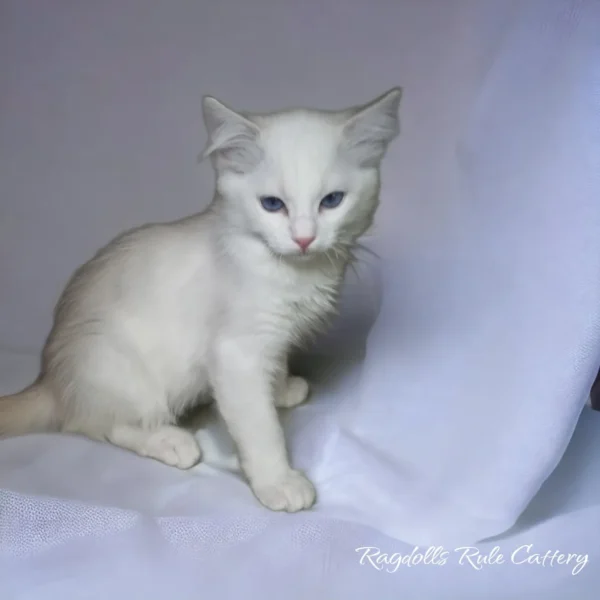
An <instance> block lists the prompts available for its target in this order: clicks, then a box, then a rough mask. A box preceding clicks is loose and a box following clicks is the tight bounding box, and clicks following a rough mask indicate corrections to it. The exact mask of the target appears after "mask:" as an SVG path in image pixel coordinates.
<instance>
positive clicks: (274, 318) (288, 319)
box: [230, 260, 343, 345]
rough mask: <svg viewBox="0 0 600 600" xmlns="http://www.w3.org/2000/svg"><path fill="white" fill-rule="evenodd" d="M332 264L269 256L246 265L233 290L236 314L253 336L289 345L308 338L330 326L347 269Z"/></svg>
mask: <svg viewBox="0 0 600 600" xmlns="http://www.w3.org/2000/svg"><path fill="white" fill-rule="evenodd" d="M327 266H328V268H327V269H324V268H323V267H322V265H320V264H316V265H310V264H300V265H294V264H291V265H290V264H287V265H285V264H284V265H282V264H281V263H280V262H276V261H268V260H267V261H263V262H261V263H260V268H246V269H245V272H244V275H243V276H241V277H240V278H239V279H238V280H237V285H238V288H237V290H235V291H233V292H232V296H231V298H232V302H231V304H230V309H231V311H232V314H231V316H233V319H234V321H237V322H238V323H239V324H240V325H241V326H242V327H243V328H244V329H246V330H247V331H248V332H249V333H252V334H254V335H264V336H266V337H269V338H271V339H274V340H277V341H279V342H281V343H283V344H284V345H285V344H295V343H299V342H302V341H304V340H305V339H306V338H307V337H308V336H310V335H311V334H313V333H316V332H318V331H320V330H323V329H324V328H325V327H326V326H327V324H328V321H329V319H330V317H331V316H332V314H333V313H334V312H335V309H336V306H337V301H338V296H339V292H340V287H341V283H342V277H343V267H342V266H341V265H340V266H339V267H338V268H334V266H332V265H331V264H329V263H328V265H327ZM235 285H236V284H235V282H232V286H233V287H235Z"/></svg>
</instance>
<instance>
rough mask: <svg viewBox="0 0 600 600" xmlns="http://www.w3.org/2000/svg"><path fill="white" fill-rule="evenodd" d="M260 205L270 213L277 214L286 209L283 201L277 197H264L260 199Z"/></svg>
mask: <svg viewBox="0 0 600 600" xmlns="http://www.w3.org/2000/svg"><path fill="white" fill-rule="evenodd" d="M260 204H261V206H262V207H263V208H264V209H265V210H268V211H269V212H277V211H278V210H281V209H282V208H285V204H284V203H283V200H281V198H277V197H275V196H263V197H262V198H261V199H260Z"/></svg>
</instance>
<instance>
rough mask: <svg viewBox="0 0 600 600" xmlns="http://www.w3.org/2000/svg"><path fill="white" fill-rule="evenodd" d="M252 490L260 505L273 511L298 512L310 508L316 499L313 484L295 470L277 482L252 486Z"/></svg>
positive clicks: (291, 470)
mask: <svg viewBox="0 0 600 600" xmlns="http://www.w3.org/2000/svg"><path fill="white" fill-rule="evenodd" d="M252 490H253V491H254V494H255V495H256V497H257V498H258V500H259V501H260V503H261V504H263V505H264V506H266V507H267V508H269V509H271V510H285V511H287V512H297V511H299V510H304V509H306V508H310V507H311V506H312V505H313V504H314V503H315V499H316V492H315V488H314V486H313V484H312V483H311V482H310V481H309V480H308V479H307V478H306V477H305V476H304V475H303V474H302V473H300V471H295V470H293V469H290V470H289V471H288V472H287V473H286V474H285V475H284V476H283V477H281V478H280V479H278V480H277V481H274V482H270V483H267V484H265V483H262V482H261V483H260V484H256V485H252Z"/></svg>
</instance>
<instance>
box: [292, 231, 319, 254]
mask: <svg viewBox="0 0 600 600" xmlns="http://www.w3.org/2000/svg"><path fill="white" fill-rule="evenodd" d="M294 241H295V242H296V244H298V246H300V248H301V249H302V252H306V249H307V248H308V247H309V246H310V245H311V244H312V243H313V242H314V241H315V236H314V235H313V236H312V237H295V238H294Z"/></svg>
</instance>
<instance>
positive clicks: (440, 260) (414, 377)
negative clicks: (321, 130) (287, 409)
mask: <svg viewBox="0 0 600 600" xmlns="http://www.w3.org/2000/svg"><path fill="white" fill-rule="evenodd" d="M204 4H205V3H193V2H184V1H182V2H173V3H166V2H164V3H163V2H159V1H158V0H144V1H142V0H126V1H119V2H117V1H116V0H107V1H106V2H103V3H72V2H68V1H66V0H54V1H53V2H48V3H37V2H33V1H31V0H19V1H17V0H5V1H4V2H3V3H2V4H1V5H0V33H1V34H2V35H0V44H2V48H3V51H2V52H0V67H2V68H0V157H1V158H2V160H1V161H0V198H2V200H0V202H1V204H0V211H1V212H0V252H1V256H2V262H1V263H0V289H1V290H2V292H1V293H0V303H1V304H0V345H2V346H4V347H6V348H8V350H6V351H4V352H2V354H1V355H0V392H11V391H14V390H15V389H17V388H18V387H19V386H20V385H24V384H25V383H28V381H29V380H30V378H31V377H33V376H34V375H35V371H36V367H37V359H36V357H35V352H34V349H35V347H36V346H37V345H39V342H40V340H41V338H42V336H43V333H44V332H45V330H47V327H48V315H49V311H50V308H51V304H52V302H53V301H54V299H55V298H54V297H55V293H56V292H57V291H58V289H59V288H60V286H61V285H62V284H63V282H64V277H66V276H67V274H68V272H69V271H70V270H71V269H72V268H73V267H74V266H75V265H76V264H77V263H78V262H81V260H83V259H84V258H85V256H86V253H87V255H89V253H90V252H91V251H93V250H94V249H95V247H97V246H99V245H100V244H101V243H103V242H105V241H106V239H107V238H108V237H109V236H110V235H111V234H114V233H116V232H117V231H119V230H121V229H123V228H125V227H127V226H130V225H133V224H134V223H136V222H140V221H144V220H152V219H157V218H170V217H176V216H180V215H181V214H185V213H186V212H191V210H192V202H191V201H190V202H188V201H187V200H186V197H189V198H193V196H192V194H193V193H194V190H196V188H197V185H198V182H196V181H194V180H193V178H192V177H190V176H189V175H187V172H185V173H182V172H181V167H179V166H177V165H178V164H179V163H178V162H177V161H179V160H181V157H183V156H185V157H187V156H188V154H189V155H193V153H194V152H192V150H194V151H195V150H197V149H199V148H201V146H202V144H201V140H200V139H198V137H199V136H198V134H197V131H199V129H200V128H199V126H198V129H197V130H196V131H193V132H191V133H188V131H191V127H190V119H192V118H198V117H199V112H200V111H199V102H198V100H199V96H200V94H201V93H213V94H215V95H217V96H219V95H221V96H222V97H223V100H225V101H229V102H230V103H231V104H232V105H233V106H234V107H237V108H249V109H250V108H260V109H264V108H269V107H270V106H272V107H274V108H275V107H278V106H281V105H282V104H285V103H288V104H299V103H301V104H310V103H313V104H315V105H321V106H326V105H328V104H329V105H330V106H331V107H335V106H343V105H345V104H353V103H355V102H358V101H361V100H362V99H364V100H365V101H366V100H368V99H369V98H370V97H371V96H375V95H377V93H379V92H380V91H383V90H384V89H385V88H386V87H391V86H392V85H394V84H400V85H402V86H403V87H404V89H405V93H404V97H403V102H402V107H401V115H402V124H403V125H402V128H403V131H402V136H401V137H400V138H399V140H398V142H397V143H396V144H395V145H394V146H393V147H392V148H391V149H390V152H389V156H388V157H387V158H386V164H385V168H384V174H383V177H384V179H383V182H384V183H383V191H382V207H381V212H380V215H379V228H378V230H377V233H376V235H375V237H374V238H373V240H371V241H370V243H372V244H373V246H374V247H375V249H376V251H377V252H378V253H379V255H380V256H381V257H382V258H381V261H374V260H372V259H368V260H367V258H368V257H367V255H365V263H364V264H363V265H361V266H360V267H359V269H358V274H359V277H358V281H356V280H352V281H350V282H349V285H348V289H347V294H346V296H345V300H344V311H343V317H342V319H341V320H340V322H339V323H338V324H337V327H336V328H335V330H334V332H333V334H332V336H331V337H330V338H328V339H327V340H323V341H322V344H321V347H320V350H319V354H316V355H315V357H314V358H313V360H312V361H311V363H310V364H308V365H307V366H306V368H308V370H309V371H311V372H312V373H313V376H314V379H315V381H316V384H315V393H314V396H313V399H312V401H311V402H310V403H309V404H307V405H306V406H303V407H300V408H298V409H296V410H294V411H291V413H290V414H287V415H285V423H286V429H287V433H288V438H289V440H290V447H291V451H292V456H293V461H294V463H295V464H297V465H298V466H300V467H302V468H305V469H306V470H307V471H308V473H309V474H310V476H311V478H312V479H313V480H314V482H315V484H316V486H317V489H318V493H319V502H318V504H317V506H316V507H315V509H314V510H312V511H310V512H306V513H303V514H298V515H279V514H274V513H270V512H268V511H266V510H265V509H263V508H261V507H260V506H259V505H258V504H257V502H256V501H255V500H254V498H253V497H252V495H251V493H250V492H249V490H248V488H247V486H246V485H245V483H243V482H242V481H241V480H240V478H239V477H238V476H237V475H236V473H235V472H233V473H232V472H229V471H224V470H222V469H219V468H216V467H215V465H218V464H222V462H223V460H222V459H221V458H219V460H217V458H218V457H217V455H216V454H215V449H214V448H212V447H211V448H210V451H209V452H208V454H209V459H208V463H209V464H205V465H201V466H199V467H198V468H196V469H194V470H193V471H192V472H191V473H181V472H178V471H176V470H174V469H170V468H168V467H166V466H163V465H160V464H158V463H155V462H152V461H150V460H143V459H141V458H138V457H136V456H133V455H131V454H129V453H126V452H124V451H120V450H118V449H116V448H112V447H110V446H108V445H101V444H96V443H94V442H91V441H88V440H84V439H79V438H73V437H68V436H29V437H23V438H19V439H10V440H4V441H2V442H0V597H2V598H7V599H11V600H13V599H15V600H17V599H22V598H23V599H25V598H36V599H41V598H43V599H46V598H49V599H50V598H61V599H62V600H64V599H70V598H74V599H75V598H83V597H86V598H87V597H89V598H105V597H112V598H116V599H120V598H144V599H153V598H162V597H164V596H165V594H167V593H169V594H172V593H173V592H175V594H176V595H177V596H178V597H179V598H182V599H185V598H190V599H191V598H198V597H209V598H215V599H217V598H239V597H242V594H244V595H245V597H250V598H254V597H261V598H274V599H275V598H289V599H293V598H299V599H306V598H315V599H320V598H323V599H325V598H327V599H330V598H344V599H349V600H352V599H354V598H364V597H375V598H378V599H379V598H381V599H384V600H385V599H387V598H390V600H391V599H395V598H398V597H404V598H419V599H427V598H432V599H433V598H436V599H440V598H442V599H444V598H461V599H469V598H481V597H486V598H491V599H493V598H497V599H498V600H507V599H512V598H515V599H520V598H528V599H531V598H538V597H539V598H544V600H548V599H551V598H557V599H558V598H565V597H567V596H573V597H577V598H578V599H579V598H581V599H582V600H587V599H588V598H589V599H591V598H594V597H595V594H597V589H598V585H599V584H600V571H599V570H598V568H597V561H599V560H600V544H599V543H598V541H597V532H598V531H599V530H600V527H599V525H600V484H598V482H599V481H600V460H599V459H598V457H599V456H600V446H599V441H598V440H600V435H599V434H600V419H599V417H598V416H597V415H596V414H594V413H592V412H591V411H589V410H588V409H585V411H584V412H583V413H582V409H583V407H584V404H585V400H586V397H587V394H588V392H589V389H590V386H591V384H592V381H593V379H594V377H595V374H596V372H597V369H598V365H599V363H600V168H599V167H600V158H599V157H600V35H599V34H598V32H599V31H600V4H599V3H598V2H595V1H594V0H528V2H518V1H516V0H497V1H494V0H477V1H475V0H455V1H448V2H445V1H442V0H424V1H419V2H416V1H415V2H412V1H410V0H403V1H402V2H400V1H398V2H395V3H394V2H384V1H383V0H378V1H372V2H370V3H365V2H360V1H359V0H349V1H348V2H345V3H335V2H329V1H328V2H323V3H320V4H319V5H318V6H317V5H316V4H314V3H294V2H291V1H290V2H275V0H255V1H253V2H251V3H250V2H248V3H243V2H241V1H239V0H238V1H237V2H235V1H234V0H222V1H221V2H219V3H214V4H211V5H204ZM307 90H308V91H307ZM221 92H222V93H221ZM357 93H358V94H359V97H358V98H357V97H356V95H357ZM228 94H229V96H228ZM361 94H363V95H364V98H361V97H360V95H361ZM237 98H239V100H236V99H237ZM302 99H305V100H304V101H302ZM194 105H196V106H195V107H194ZM192 107H194V110H192ZM194 111H195V112H194ZM178 128H179V129H178ZM174 130H175V131H180V132H181V138H176V137H173V133H172V132H173V131H174ZM192 134H193V135H192ZM169 136H171V137H169ZM163 137H164V138H165V139H164V140H163V143H160V142H161V140H162V139H163ZM180 142H181V143H180ZM187 142H189V144H188V143H187ZM192 146H193V148H192ZM182 147H183V150H182ZM128 165H129V166H128ZM182 175H183V180H184V182H183V183H182V184H178V183H177V182H178V181H179V179H180V178H181V176H182ZM186 177H188V178H187V179H186ZM207 178H208V175H207V174H206V173H205V177H204V179H207ZM204 179H203V183H201V184H200V185H201V186H203V185H204V186H206V187H205V189H206V190H208V188H209V185H208V183H206V182H205V181H204ZM175 185H180V187H179V188H177V187H173V186H175ZM186 185H188V186H189V187H188V188H187V189H186ZM157 189H159V190H160V191H161V193H162V192H163V191H164V192H165V195H166V197H167V201H166V203H167V204H168V207H167V208H165V205H164V204H162V203H161V202H164V200H162V201H156V202H155V201H154V198H155V197H156V196H155V195H154V192H156V190H157ZM167 192H168V193H167ZM186 194H187V196H186ZM141 196H143V203H142V204H141V205H139V206H138V209H139V210H137V209H136V210H135V211H134V210H133V208H132V207H133V206H135V205H136V204H135V203H139V202H142V200H139V199H138V198H139V197H141ZM177 197H179V199H178V198H177ZM145 203H147V204H145ZM128 206H129V208H127V207H128ZM128 210H129V211H130V212H127V211H128ZM107 215H108V216H107ZM132 215H133V216H132ZM65 223H66V225H65ZM94 227H97V229H96V231H94ZM74 254H76V256H73V255H74ZM52 256H54V257H55V259H54V260H55V261H56V262H55V263H53V262H52V260H51V258H50V257H52ZM61 257H62V258H61ZM66 257H68V258H66ZM371 325H372V327H371ZM367 333H368V336H367ZM365 340H366V344H365ZM11 348H12V350H10V349H11ZM19 348H20V349H21V350H19V351H16V350H15V349H19ZM23 348H24V349H25V350H22V349H23ZM30 349H31V351H30ZM580 415H582V416H581V417H580ZM578 421H579V425H578V427H577V430H576V434H575V436H574V437H573V439H572V440H571V436H572V434H573V431H574V429H575V427H576V425H577V423H578ZM211 431H212V435H213V436H214V437H210V438H207V433H206V432H204V433H201V434H200V435H201V439H202V441H204V443H205V444H207V443H209V442H211V441H212V442H213V443H214V441H215V440H216V441H217V442H218V448H217V450H218V451H219V452H220V454H221V455H222V454H223V452H225V453H226V452H227V451H228V450H229V448H228V444H229V441H228V439H227V438H226V436H224V434H223V432H222V431H221V429H220V428H219V426H218V425H217V424H214V423H213V424H211V426H210V428H209V433H210V432H211ZM570 440H571V444H570V446H569V448H568V449H567V451H566V454H565V449H566V448H567V445H568V444H569V441H570ZM211 457H214V459H215V461H216V462H214V461H213V460H212V458H211ZM559 461H561V462H560V464H559ZM557 464H559V466H558V468H556V469H555V467H556V465H557ZM211 465H212V466H211ZM540 486H541V488H542V489H541V491H539V493H538V490H540ZM536 494H537V495H536ZM515 523H516V525H515ZM513 526H514V527H513ZM491 536H496V537H495V538H493V539H491V540H489V539H486V538H490V537H491ZM416 544H418V545H420V551H423V552H424V551H425V550H426V548H427V547H428V546H429V545H435V546H443V547H444V548H443V549H444V551H447V552H448V553H449V554H448V557H447V560H446V562H445V563H444V564H437V565H436V564H420V565H413V566H412V567H411V566H406V565H401V566H399V567H397V568H396V571H395V572H393V573H387V572H385V571H386V570H390V569H389V568H387V567H386V568H384V570H383V571H379V570H377V569H376V568H375V567H374V566H373V565H372V564H371V563H370V562H369V561H368V560H366V559H365V560H363V561H362V564H361V560H360V559H361V557H362V556H363V554H364V552H365V551H364V550H363V551H359V552H356V551H355V549H356V548H359V547H373V548H379V550H380V551H381V553H388V554H392V553H400V554H402V555H405V554H409V555H410V553H411V552H413V551H414V545H416ZM529 544H532V546H531V548H529V549H524V550H520V551H518V552H517V554H516V555H515V556H514V558H511V556H512V552H515V551H517V549H518V548H520V547H522V546H528V545H529ZM464 545H472V546H474V547H476V549H477V550H476V551H477V552H479V553H480V555H481V556H484V555H488V554H489V553H490V552H491V551H492V549H493V548H494V546H499V547H500V550H501V552H502V553H503V555H504V561H503V562H499V561H498V560H497V558H496V563H495V564H488V565H484V566H483V568H481V569H480V570H477V569H476V568H474V567H473V565H471V564H470V562H469V561H468V560H466V559H463V560H462V561H461V560H460V558H461V552H460V551H458V550H457V548H458V547H460V546H464ZM547 551H552V552H554V551H557V552H559V553H565V554H568V553H572V554H573V555H574V557H573V558H572V560H571V562H570V563H569V564H557V562H556V561H555V563H554V564H551V565H549V564H546V566H541V565H536V564H535V563H531V564H520V560H522V559H523V558H524V557H526V556H527V555H528V554H535V553H536V552H539V553H541V554H544V553H545V552H547ZM373 552H375V551H373ZM474 552H475V551H474ZM575 555H577V556H575ZM577 557H580V558H579V559H578V558H577ZM585 557H587V558H585ZM584 558H585V560H584ZM557 560H558V559H557ZM577 560H580V562H579V563H577ZM492 562H493V561H492ZM577 564H580V565H583V566H580V568H579V569H577V568H576V565H577ZM380 566H381V565H380ZM388 567H389V565H388ZM391 570H393V569H391ZM574 570H575V571H576V572H575V574H573V572H574Z"/></svg>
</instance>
